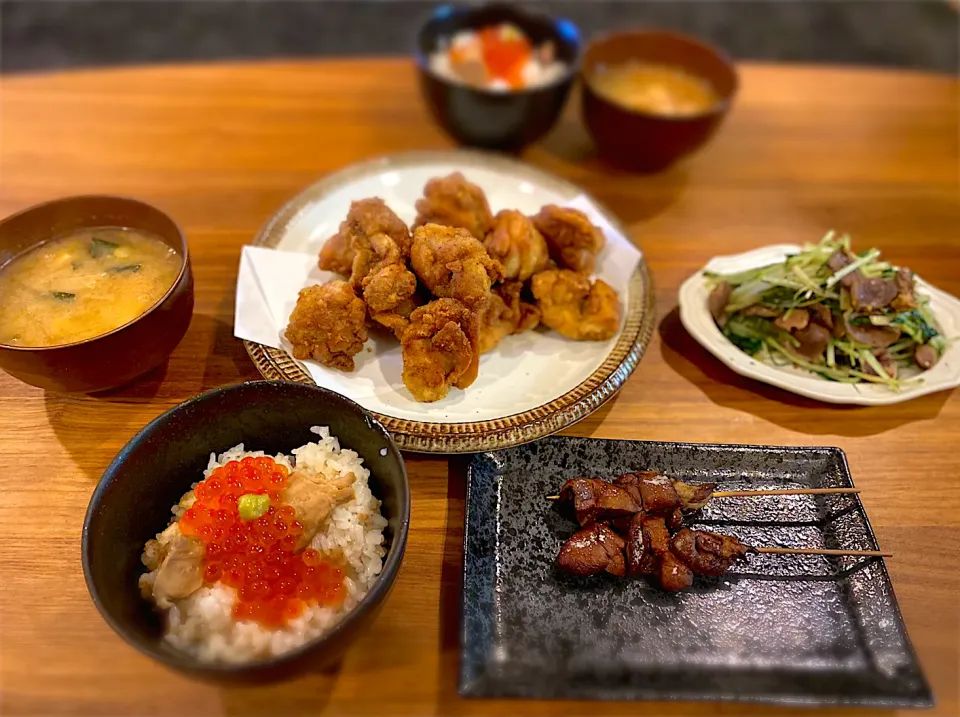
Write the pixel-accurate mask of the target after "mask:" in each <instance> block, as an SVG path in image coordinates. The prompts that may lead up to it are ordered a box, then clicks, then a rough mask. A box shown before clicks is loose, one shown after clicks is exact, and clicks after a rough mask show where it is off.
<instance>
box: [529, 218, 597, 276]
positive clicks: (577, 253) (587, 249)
mask: <svg viewBox="0 0 960 717" xmlns="http://www.w3.org/2000/svg"><path fill="white" fill-rule="evenodd" d="M532 219H533V225H534V226H535V227H536V228H537V229H538V230H539V231H540V233H541V234H543V237H544V239H546V240H547V247H548V248H549V249H550V256H551V257H552V258H553V260H554V261H556V262H557V263H558V264H559V265H560V266H562V267H565V268H567V269H572V270H573V271H580V272H583V273H585V274H592V273H593V270H594V267H595V266H596V260H597V254H599V253H600V251H601V250H602V249H603V245H604V244H605V243H606V239H604V236H603V232H602V231H600V229H598V228H597V227H595V226H594V225H593V224H592V223H591V222H590V219H589V217H587V215H586V214H584V213H583V212H581V211H580V210H579V209H573V208H571V207H558V206H557V205H555V204H547V205H546V206H544V207H542V208H541V209H540V213H539V214H537V215H536V216H534V217H532Z"/></svg>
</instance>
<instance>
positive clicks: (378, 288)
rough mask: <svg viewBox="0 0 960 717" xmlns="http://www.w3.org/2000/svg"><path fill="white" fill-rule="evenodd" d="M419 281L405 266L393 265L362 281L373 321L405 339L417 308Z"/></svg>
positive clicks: (364, 298) (364, 296) (364, 295)
mask: <svg viewBox="0 0 960 717" xmlns="http://www.w3.org/2000/svg"><path fill="white" fill-rule="evenodd" d="M416 293H417V277H415V276H414V275H413V273H412V272H411V271H410V270H409V269H407V267H406V265H405V264H390V265H389V266H386V267H384V268H383V269H380V270H379V271H377V272H376V273H373V274H371V275H370V276H368V277H367V278H365V279H364V280H363V300H364V301H365V302H366V303H367V309H368V310H369V312H370V318H371V319H373V320H374V321H376V322H377V323H379V324H382V325H383V326H386V327H387V328H388V329H390V330H391V331H393V333H394V334H396V336H397V338H398V339H399V338H401V337H402V336H403V331H404V329H406V328H407V324H409V323H410V314H411V313H412V312H413V310H414V309H416V308H417V306H418V305H419V304H418V301H417V296H416Z"/></svg>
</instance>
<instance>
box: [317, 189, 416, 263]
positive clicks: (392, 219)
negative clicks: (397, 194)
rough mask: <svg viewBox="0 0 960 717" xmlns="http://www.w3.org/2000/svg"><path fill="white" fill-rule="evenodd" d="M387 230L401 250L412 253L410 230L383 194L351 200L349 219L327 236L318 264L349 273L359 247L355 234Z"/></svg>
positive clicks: (403, 253) (406, 253)
mask: <svg viewBox="0 0 960 717" xmlns="http://www.w3.org/2000/svg"><path fill="white" fill-rule="evenodd" d="M374 234H386V235H387V236H388V237H390V238H391V239H393V241H394V242H396V244H397V247H398V248H399V249H400V254H401V255H402V256H403V257H406V256H408V255H409V254H410V230H409V229H408V228H407V225H406V224H404V223H403V220H402V219H401V218H400V217H398V216H397V215H396V214H394V213H393V211H392V210H391V209H390V207H388V206H387V205H386V203H385V202H384V201H383V200H382V199H380V198H379V197H370V198H368V199H361V200H359V201H356V202H351V203H350V211H349V212H348V213H347V217H346V219H344V220H343V221H342V222H340V229H339V231H338V232H337V233H336V234H334V235H333V236H332V237H330V238H329V239H328V240H327V243H326V244H324V246H323V248H322V249H321V250H320V258H319V260H318V261H317V265H318V266H319V267H320V268H321V269H323V270H325V271H333V272H336V273H337V274H343V275H344V276H348V275H349V274H350V271H351V268H352V266H353V255H354V251H355V249H354V248H353V245H352V241H351V239H352V237H354V236H357V235H362V236H364V237H371V236H373V235H374Z"/></svg>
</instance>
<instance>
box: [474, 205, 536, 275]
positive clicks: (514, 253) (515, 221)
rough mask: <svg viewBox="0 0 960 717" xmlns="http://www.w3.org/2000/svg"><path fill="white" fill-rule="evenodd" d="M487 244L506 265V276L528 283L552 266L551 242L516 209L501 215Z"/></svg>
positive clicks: (497, 258)
mask: <svg viewBox="0 0 960 717" xmlns="http://www.w3.org/2000/svg"><path fill="white" fill-rule="evenodd" d="M483 245H484V246H485V247H486V249H487V253H488V254H490V257H491V258H493V259H496V260H497V261H499V262H500V263H501V264H503V277H504V278H505V279H517V280H519V281H526V280H527V279H529V278H530V277H531V276H533V275H534V274H536V273H537V272H538V271H543V270H544V269H546V268H547V267H548V266H549V265H550V253H549V252H548V251H547V242H546V240H545V239H544V238H543V234H541V233H540V232H539V231H538V230H537V228H536V227H535V226H533V222H532V221H530V219H529V218H528V217H526V216H524V214H523V213H521V212H518V211H517V210H515V209H504V210H503V211H502V212H500V213H498V214H497V216H496V218H495V220H494V226H493V230H492V231H491V232H490V233H489V234H487V238H486V239H484V241H483Z"/></svg>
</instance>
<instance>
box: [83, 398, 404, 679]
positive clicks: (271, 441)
mask: <svg viewBox="0 0 960 717" xmlns="http://www.w3.org/2000/svg"><path fill="white" fill-rule="evenodd" d="M311 426H328V427H329V428H330V434H331V435H333V436H336V437H337V438H338V439H339V440H340V445H341V447H342V448H350V449H352V450H354V451H356V452H357V453H358V454H359V455H360V457H361V458H362V459H363V464H364V466H365V467H366V468H367V469H369V471H370V480H369V484H370V489H371V491H372V492H373V494H374V495H375V496H376V497H377V498H379V499H380V500H381V503H382V505H381V512H382V514H383V516H384V518H386V519H387V521H388V525H387V527H386V528H385V529H384V540H385V546H386V548H387V553H386V556H385V557H384V561H383V570H382V571H381V573H380V576H379V577H378V578H377V580H376V582H374V583H373V585H372V586H371V587H370V590H369V592H368V593H367V594H366V596H365V597H364V598H363V599H362V600H361V601H360V603H359V604H358V605H357V606H356V607H355V608H354V609H353V611H352V612H350V613H349V614H348V615H347V616H346V617H344V618H343V619H342V620H341V621H340V623H339V624H337V625H336V626H335V627H333V628H332V629H331V630H330V631H328V632H327V633H325V634H324V635H322V636H321V637H319V638H316V639H314V640H312V641H309V642H307V643H306V644H304V645H303V646H301V647H299V648H297V649H295V650H293V651H291V652H288V653H286V654H283V655H281V656H278V657H273V658H269V659H261V660H256V661H253V662H248V663H244V664H210V663H205V662H201V661H200V660H198V659H196V658H194V657H193V656H192V655H190V654H188V653H186V652H182V651H180V650H178V649H176V648H174V647H173V646H172V645H170V644H169V643H168V642H166V641H165V640H163V639H162V635H163V629H164V624H163V618H162V616H161V615H160V613H158V612H157V611H156V610H155V608H154V607H153V605H152V604H151V603H150V602H148V601H147V600H145V599H144V598H142V597H141V595H140V591H139V589H138V585H137V581H138V579H139V577H140V575H141V574H142V573H143V572H145V571H146V568H144V566H143V564H142V563H141V562H140V556H141V553H142V551H143V546H144V543H145V542H146V541H147V540H149V539H151V538H153V537H155V535H156V534H157V533H158V532H159V531H161V530H162V529H163V528H165V527H166V525H167V524H168V522H169V520H170V517H171V513H170V508H171V506H172V505H174V504H175V503H176V502H177V501H179V499H180V497H181V496H182V495H183V494H184V493H185V492H187V491H188V490H189V489H190V486H191V484H193V483H194V482H196V481H198V480H200V479H201V477H202V472H203V470H204V469H205V468H206V467H207V464H208V461H209V459H210V454H211V453H222V452H224V451H226V450H227V449H229V448H231V447H233V446H235V445H237V444H238V443H243V444H244V448H245V449H246V450H250V451H255V450H262V451H265V452H266V453H267V454H268V455H269V454H276V453H278V452H282V453H290V451H291V450H292V449H294V448H297V447H299V446H302V445H304V444H305V443H309V442H312V441H315V440H316V439H317V436H316V434H313V433H311V432H310V428H311ZM409 522H410V491H409V486H408V483H407V473H406V469H405V467H404V463H403V458H402V457H401V456H400V452H399V450H398V449H397V447H396V445H395V444H394V442H393V440H392V439H391V438H390V435H389V434H388V433H387V431H386V430H385V429H384V428H383V426H381V425H380V424H379V423H378V422H377V421H376V420H374V419H373V418H372V417H371V416H370V415H369V414H368V413H367V412H366V411H364V410H363V409H362V408H361V407H360V406H358V405H357V404H356V403H354V402H353V401H350V400H349V399H347V398H344V397H343V396H341V395H339V394H336V393H333V392H332V391H328V390H326V389H323V388H318V387H316V386H309V385H305V384H299V383H286V382H276V381H254V382H250V383H244V384H237V385H233V386H226V387H223V388H219V389H216V390H213V391H210V392H208V393H204V394H202V395H200V396H197V397H196V398H193V399H191V400H189V401H186V402H185V403H182V404H180V405H178V406H176V407H174V408H172V409H171V410H169V411H167V412H166V413H164V414H162V415H161V416H159V417H158V418H157V419H155V420H154V421H152V422H150V423H149V424H147V426H146V427H144V428H143V429H142V430H141V431H140V432H139V433H137V435H135V436H134V437H133V438H132V439H131V440H130V442H129V443H127V445H126V446H124V447H123V449H122V450H121V451H120V453H119V454H118V455H117V457H116V458H114V460H113V462H112V463H111V464H110V466H109V467H108V468H107V470H106V471H105V472H104V474H103V477H102V478H101V480H100V483H99V484H98V485H97V488H96V490H95V491H94V493H93V497H92V498H91V499H90V505H89V507H88V509H87V515H86V519H85V520H84V525H83V538H82V558H83V572H84V578H85V579H86V582H87V588H88V589H89V591H90V595H91V597H92V598H93V602H94V604H95V605H96V606H97V609H98V610H99V611H100V614H101V615H103V617H104V619H105V620H106V621H107V623H108V624H109V625H110V626H111V627H112V628H113V629H114V630H115V631H116V632H117V634H119V635H120V636H121V637H122V638H123V639H124V640H126V641H127V642H128V643H130V644H131V645H132V646H134V647H135V648H137V649H138V650H140V652H142V653H144V654H146V655H149V656H150V657H153V658H154V659H156V660H159V661H160V662H162V663H164V664H165V665H167V666H169V667H173V668H175V669H178V670H181V671H184V672H187V673H190V674H192V675H196V676H200V677H206V678H213V679H219V680H226V681H238V682H244V683H250V682H251V681H268V680H275V679H281V678H286V677H290V676H292V675H294V674H296V673H298V672H303V671H306V670H308V669H311V668H319V667H322V666H323V665H326V664H330V663H331V662H333V661H335V660H336V659H337V658H338V657H339V656H340V655H341V654H342V653H343V651H344V650H345V649H346V648H347V646H348V645H349V644H350V643H351V642H352V641H353V640H354V639H355V638H356V637H357V635H358V634H359V633H360V631H361V630H362V629H363V628H365V627H366V626H368V625H369V624H370V623H371V622H372V621H373V618H374V617H375V616H376V614H377V613H378V612H379V609H380V607H381V606H382V604H383V602H384V600H385V599H386V597H387V595H388V593H389V592H390V589H391V587H392V585H393V582H394V580H395V579H396V576H397V572H398V571H399V568H400V562H401V560H402V558H403V551H404V546H405V544H406V540H407V529H408V526H409Z"/></svg>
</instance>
